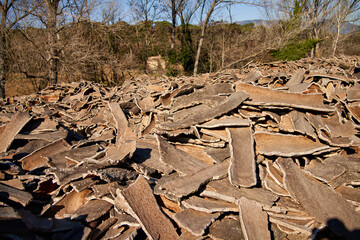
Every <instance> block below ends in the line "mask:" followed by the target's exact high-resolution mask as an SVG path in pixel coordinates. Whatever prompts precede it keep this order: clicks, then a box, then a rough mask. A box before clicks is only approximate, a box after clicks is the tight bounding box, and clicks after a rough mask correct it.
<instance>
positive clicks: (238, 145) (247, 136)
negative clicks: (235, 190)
mask: <svg viewBox="0 0 360 240" xmlns="http://www.w3.org/2000/svg"><path fill="white" fill-rule="evenodd" d="M226 131H227V133H228V135H229V138H230V144H229V145H230V155H231V158H230V166H229V180H230V182H231V183H232V184H233V185H234V186H237V187H252V186H254V185H256V183H257V178H256V165H255V154H254V139H253V137H252V131H251V128H250V127H244V128H227V129H226Z"/></svg>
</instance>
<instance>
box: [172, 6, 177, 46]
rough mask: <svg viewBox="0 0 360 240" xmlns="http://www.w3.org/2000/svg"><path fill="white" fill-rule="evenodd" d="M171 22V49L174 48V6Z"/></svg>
mask: <svg viewBox="0 0 360 240" xmlns="http://www.w3.org/2000/svg"><path fill="white" fill-rule="evenodd" d="M171 15H172V16H171V18H172V24H171V50H174V48H175V28H176V10H175V6H174V7H173V9H172V13H171Z"/></svg>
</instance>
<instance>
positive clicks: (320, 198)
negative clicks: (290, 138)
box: [278, 159, 360, 239]
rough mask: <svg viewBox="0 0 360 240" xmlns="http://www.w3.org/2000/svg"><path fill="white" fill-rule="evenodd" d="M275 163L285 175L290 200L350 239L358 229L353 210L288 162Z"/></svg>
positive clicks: (358, 217) (359, 217) (357, 216)
mask: <svg viewBox="0 0 360 240" xmlns="http://www.w3.org/2000/svg"><path fill="white" fill-rule="evenodd" d="M278 163H279V165H280V166H281V168H282V169H283V171H284V173H285V176H284V184H285V188H286V190H287V191H288V192H289V193H290V195H291V197H292V198H294V199H295V200H296V201H298V202H299V203H300V204H301V205H302V206H303V207H304V208H305V210H306V212H308V213H309V214H310V216H312V217H314V218H315V219H316V220H318V221H320V222H322V223H324V224H327V225H328V227H329V228H330V229H331V230H332V231H333V232H334V233H336V234H338V235H341V236H345V237H347V238H348V239H354V237H355V236H354V235H352V233H351V232H352V231H354V230H357V229H360V214H359V213H357V212H356V211H355V209H354V207H353V206H351V205H350V203H349V202H347V201H346V199H344V198H343V197H342V196H341V195H340V194H338V193H336V192H335V191H334V190H333V189H331V188H329V187H327V186H325V185H323V184H321V183H319V182H315V181H312V180H310V179H308V178H307V177H306V176H305V174H303V173H302V172H301V170H300V168H299V167H298V166H297V165H296V164H295V163H294V162H293V161H292V160H291V159H280V160H279V161H278ZM342 225H343V226H342Z"/></svg>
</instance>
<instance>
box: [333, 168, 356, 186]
mask: <svg viewBox="0 0 360 240" xmlns="http://www.w3.org/2000/svg"><path fill="white" fill-rule="evenodd" d="M359 179H360V173H358V172H347V171H345V173H343V174H342V175H340V176H339V177H337V178H335V179H333V180H332V181H330V182H328V184H329V185H330V186H331V187H332V188H337V187H339V186H341V185H347V184H350V185H351V184H354V183H355V184H356V185H358V184H357V183H358V182H359Z"/></svg>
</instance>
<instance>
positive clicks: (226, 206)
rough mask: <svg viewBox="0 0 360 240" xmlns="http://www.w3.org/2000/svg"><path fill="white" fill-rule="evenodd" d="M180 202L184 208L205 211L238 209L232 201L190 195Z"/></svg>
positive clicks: (234, 210) (232, 210)
mask: <svg viewBox="0 0 360 240" xmlns="http://www.w3.org/2000/svg"><path fill="white" fill-rule="evenodd" d="M182 204H183V205H184V207H186V208H191V209H194V210H197V211H201V212H206V213H213V212H237V211H239V209H238V207H237V206H236V205H235V204H233V203H228V202H224V201H219V200H214V199H207V198H200V197H197V196H191V197H190V198H189V199H186V200H184V201H182Z"/></svg>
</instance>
